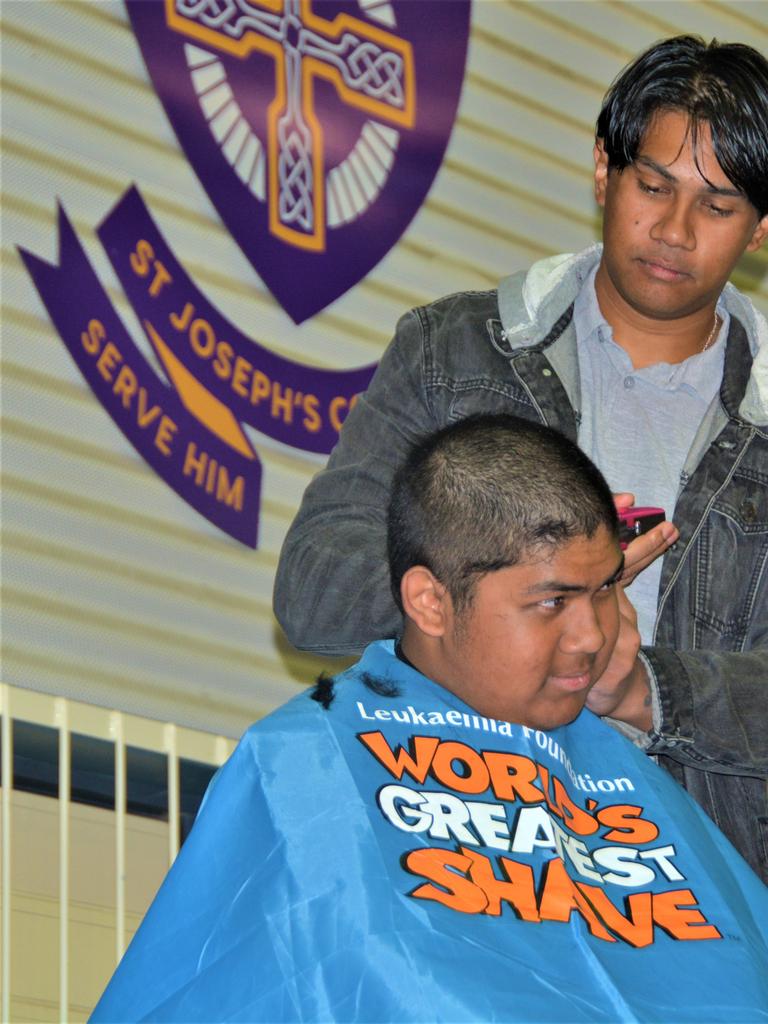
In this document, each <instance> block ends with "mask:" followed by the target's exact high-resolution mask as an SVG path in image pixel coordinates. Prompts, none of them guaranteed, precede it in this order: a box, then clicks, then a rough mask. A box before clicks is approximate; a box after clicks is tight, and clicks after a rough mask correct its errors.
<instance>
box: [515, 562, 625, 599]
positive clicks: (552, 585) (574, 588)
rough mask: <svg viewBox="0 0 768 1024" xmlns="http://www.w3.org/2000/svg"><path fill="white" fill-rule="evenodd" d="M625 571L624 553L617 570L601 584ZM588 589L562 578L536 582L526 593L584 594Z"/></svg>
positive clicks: (611, 580) (610, 580)
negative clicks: (564, 581) (564, 580)
mask: <svg viewBox="0 0 768 1024" xmlns="http://www.w3.org/2000/svg"><path fill="white" fill-rule="evenodd" d="M623 571H624V555H622V556H621V558H620V560H619V564H618V566H617V568H616V571H615V572H612V573H611V575H610V576H609V577H608V578H607V579H605V580H603V582H602V583H601V584H600V586H601V587H604V586H606V584H608V583H615V582H616V581H617V580H618V579H619V577H620V576H621V574H622V572H623ZM588 589H589V588H588V587H586V586H584V585H582V584H580V583H563V582H562V580H542V581H541V582H540V583H534V584H533V585H532V586H530V587H528V589H527V590H526V591H525V593H526V594H531V595H533V594H545V593H551V592H552V591H554V592H555V593H561V594H583V593H585V592H586V591H587V590H588ZM598 589H599V588H598Z"/></svg>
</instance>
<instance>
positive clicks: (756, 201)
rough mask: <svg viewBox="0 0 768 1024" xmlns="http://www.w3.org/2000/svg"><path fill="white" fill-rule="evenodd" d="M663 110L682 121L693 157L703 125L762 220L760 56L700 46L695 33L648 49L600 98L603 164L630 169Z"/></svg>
mask: <svg viewBox="0 0 768 1024" xmlns="http://www.w3.org/2000/svg"><path fill="white" fill-rule="evenodd" d="M668 110H669V111H673V110H674V111H680V112H682V113H684V114H686V115H687V116H688V118H689V121H690V133H691V145H692V147H693V152H694V153H695V154H696V153H698V144H699V133H700V129H701V125H702V124H707V125H709V129H710V132H711V135H712V148H713V150H714V153H715V156H716V157H717V162H718V163H719V164H720V167H721V168H722V170H723V172H724V173H725V174H726V175H727V177H728V178H729V179H730V181H731V182H732V183H733V185H734V186H735V187H736V188H738V189H739V191H741V192H743V194H744V195H745V196H746V197H747V199H748V200H749V201H750V203H751V204H752V205H753V206H754V207H755V209H756V210H757V212H758V214H759V215H760V217H761V218H762V217H764V216H765V215H766V214H767V213H768V61H767V60H766V59H765V57H764V56H763V55H762V54H761V53H759V52H758V51H757V50H755V49H754V48H753V47H751V46H746V45H745V44H743V43H718V42H717V40H716V39H713V40H712V42H711V43H706V42H705V41H704V40H703V39H702V38H701V37H700V36H690V35H685V36H675V37H673V38H672V39H664V40H662V41H661V42H659V43H656V44H654V45H653V46H652V47H650V49H648V50H646V51H645V52H644V53H642V54H640V56H639V57H637V58H636V59H635V60H634V61H633V62H632V63H631V64H629V65H628V66H627V67H626V68H625V69H624V70H623V71H622V72H621V74H620V75H619V76H618V78H616V79H615V81H614V82H613V84H612V85H611V87H610V89H609V90H608V92H607V93H606V96H605V99H604V100H603V106H602V109H601V111H600V115H599V117H598V119H597V126H596V135H597V138H598V139H601V140H602V142H603V146H604V147H605V151H606V153H607V154H608V166H609V167H611V168H614V169H615V170H619V171H621V170H624V168H625V167H627V166H629V164H631V163H632V162H633V161H634V160H635V158H636V157H637V153H638V149H639V147H640V145H641V143H642V141H643V138H644V136H645V133H646V131H647V130H648V128H649V126H650V122H651V119H652V118H653V116H654V115H655V114H657V113H659V112H662V111H668ZM697 166H698V163H697ZM699 170H701V168H699ZM702 177H703V175H702ZM709 184H712V183H711V182H709Z"/></svg>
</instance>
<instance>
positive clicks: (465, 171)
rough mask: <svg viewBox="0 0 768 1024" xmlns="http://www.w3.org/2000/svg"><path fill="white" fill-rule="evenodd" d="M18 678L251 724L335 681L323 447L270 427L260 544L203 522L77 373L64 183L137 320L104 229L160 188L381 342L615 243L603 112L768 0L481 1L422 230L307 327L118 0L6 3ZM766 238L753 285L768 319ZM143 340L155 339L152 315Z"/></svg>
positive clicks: (237, 276) (8, 499)
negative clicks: (661, 53) (313, 506)
mask: <svg viewBox="0 0 768 1024" xmlns="http://www.w3.org/2000/svg"><path fill="white" fill-rule="evenodd" d="M1 12H2V18H3V43H2V64H3V76H4V86H3V103H2V131H3V140H4V141H3V156H2V200H3V214H2V257H3V263H2V272H3V290H2V332H3V333H2V357H3V396H2V398H3V401H2V414H3V447H2V471H3V509H2V511H3V530H4V535H3V563H2V569H3V586H4V600H3V622H2V625H3V641H4V653H3V663H2V673H3V679H4V681H6V682H9V683H12V684H15V685H18V686H22V687H27V688H33V689H38V690H41V691H46V692H51V693H62V694H66V695H70V696H72V697H74V698H76V699H80V700H86V701H92V702H96V703H101V704H105V705H107V706H114V707H116V708H121V709H124V710H126V711H131V712H134V713H140V714H141V713H143V714H149V715H152V716H154V717H159V718H163V717H168V718H171V719H173V720H174V721H177V722H179V723H181V724H186V725H190V726H198V727H201V728H207V729H211V730H220V731H222V732H225V733H227V734H230V735H233V734H236V733H238V732H239V731H240V730H241V729H242V728H243V726H244V725H245V724H246V723H247V722H249V721H251V720H252V719H253V718H255V717H257V716H258V715H260V714H262V713H264V712H265V711H267V710H269V709H270V708H272V707H274V706H275V705H276V704H278V703H280V702H282V701H283V700H284V699H286V698H288V697H289V696H291V695H292V694H293V693H295V692H296V690H297V687H298V686H299V685H301V684H304V683H306V682H308V681H310V680H311V679H312V678H313V676H314V675H315V673H316V672H317V671H318V670H319V669H320V668H327V667H328V663H323V664H320V663H319V662H317V661H316V660H313V659H311V658H309V657H305V656H303V655H300V654H298V653H296V652H294V651H292V650H291V649H290V648H289V647H288V645H287V644H286V642H285V641H284V640H282V638H281V636H280V632H279V629H278V627H277V626H276V625H275V623H274V620H273V618H272V614H271V607H270V606H271V586H272V578H273V574H274V569H275V565H276V561H277V555H278V551H279V548H280V544H281V541H282V538H283V536H284V534H285V531H286V529H287V527H288V524H289V522H290V520H291V518H292V516H293V514H294V511H295V509H296V507H297V505H298V502H299V499H300V496H301V494H302V491H303V489H304V487H305V485H306V484H307V482H308V480H309V479H310V477H311V475H312V474H313V472H314V471H315V470H316V469H317V467H318V465H319V464H320V461H321V460H319V459H317V458H316V457H313V456H308V455H305V454H302V453H301V452H298V451H296V450H293V449H290V448H287V447H285V446H282V445H280V444H278V443H276V442H273V441H269V440H266V439H261V438H259V439H258V441H257V444H258V448H259V452H260V455H261V458H262V461H263V464H264V488H263V503H262V525H261V538H260V548H259V550H258V551H255V552H254V551H250V550H248V549H246V548H244V547H241V546H240V545H238V544H237V543H236V542H234V541H231V540H229V539H228V538H227V537H226V536H225V535H224V534H222V533H220V532H218V531H217V530H216V529H215V528H214V527H213V526H210V525H209V524H208V523H207V522H205V521H204V520H203V519H201V518H200V517H199V516H198V515H197V514H196V513H195V512H194V511H192V510H191V509H190V508H189V507H188V506H187V505H186V504H185V503H184V502H182V500H181V499H180V498H178V497H177V496H176V495H175V494H174V493H173V492H172V491H171V490H169V489H168V487H167V486H166V485H165V484H164V483H163V482H162V481H161V480H160V479H159V478H158V477H157V476H155V474H154V473H153V472H152V470H150V469H149V467H148V466H147V465H146V464H145V463H144V462H143V461H142V460H141V459H140V458H139V457H138V456H137V455H136V454H135V452H134V450H133V449H132V448H131V447H130V445H129V444H128V442H127V441H126V440H125V439H124V438H123V436H122V434H120V432H119V431H118V430H117V428H116V427H115V426H114V425H113V423H112V421H111V420H110V418H109V416H108V414H107V413H106V412H105V411H104V409H103V408H102V407H101V406H100V404H99V403H98V401H97V400H96V399H95V397H94V396H93V395H92V393H91V392H90V390H89V389H88V387H87V386H86V385H85V383H84V381H83V380H82V378H81V376H80V374H79V372H78V370H77V369H76V368H75V366H74V364H73V362H72V360H71V358H70V356H69V355H68V353H67V352H66V350H65V348H64V345H63V343H62V342H61V340H60V339H59V337H58V335H57V334H56V332H55V330H54V328H53V327H52V325H51V323H50V321H49V319H48V317H47V315H46V313H45V310H44V308H43V306H42V304H41V302H40V300H39V298H38V296H37V293H36V291H35V289H34V287H33V285H32V282H31V280H30V279H29V277H28V276H27V274H26V271H25V270H24V268H23V266H22V264H21V261H20V259H19V257H18V254H17V253H16V250H15V246H16V245H21V246H23V247H24V248H26V249H29V250H31V251H32V252H35V253H37V254H39V255H41V256H43V257H44V258H48V259H55V257H56V251H55V247H56V230H55V211H56V198H57V197H58V198H60V199H61V200H62V201H63V203H64V205H65V207H66V209H67V211H68V213H69V215H70V217H71V218H72V220H73V223H74V226H75V228H76V230H77V231H78V234H79V235H80V237H81V238H83V239H84V241H85V244H86V248H87V251H88V255H89V257H90V258H91V260H92V262H93V264H94V267H95V269H96V271H97V273H98V274H99V275H100V277H101V278H102V280H105V281H108V282H111V284H112V291H111V294H112V298H113V299H114V300H115V302H116V304H117V307H118V309H119V310H120V312H121V314H122V315H123V316H124V317H125V320H126V323H127V324H128V325H129V327H130V326H135V325H133V324H132V321H131V318H130V313H129V311H128V307H127V304H126V303H125V302H124V301H121V299H120V296H119V289H118V288H117V286H116V282H115V279H114V276H113V274H112V271H111V268H110V267H109V264H108V263H107V261H106V257H105V256H104V254H103V250H102V249H101V246H100V245H99V243H98V241H97V240H96V237H95V234H94V228H95V226H96V225H97V224H98V222H99V221H100V220H101V219H102V218H103V216H104V215H105V214H106V213H107V211H108V210H109V209H110V207H111V206H112V205H113V203H114V202H115V201H116V200H117V199H118V198H119V197H120V196H121V195H122V193H123V192H124V190H125V188H126V187H127V186H128V184H130V183H131V182H132V181H135V182H136V183H137V184H138V186H139V188H140V189H141V191H142V194H143V195H144V198H145V200H146V202H147V204H148V206H149V208H150V210H151V212H152V214H153V215H154V217H155V219H156V220H157V221H158V223H159V226H160V228H161V230H162V231H163V233H164V234H165V235H166V237H167V239H168V241H169V242H170V244H171V246H172V247H173V249H174V250H175V252H176V254H177V256H178V258H179V259H180V260H181V261H182V263H183V264H184V265H185V266H186V268H187V270H188V271H189V273H190V274H191V275H192V277H193V278H194V279H195V281H196V282H197V284H198V285H199V286H200V288H201V289H202V290H203V291H204V292H205V293H206V294H207V295H208V297H209V298H210V299H211V300H212V301H213V302H214V303H215V304H216V305H218V307H219V308H220V309H221V310H222V311H223V312H224V313H225V315H226V316H228V317H229V318H230V319H231V320H233V321H234V322H235V323H236V324H238V325H239V326H240V327H241V328H242V329H243V330H244V331H245V332H246V333H248V334H250V335H251V336H252V337H254V338H257V339H258V340H259V341H261V342H263V343H264V344H266V345H268V346H269V347H271V348H273V349H274V350H275V351H278V352H280V353H281V354H284V355H286V356H289V357H293V358H296V359H300V360H303V361H307V362H316V363H317V364H318V365H324V366H333V367H341V368H351V367H354V366H360V365H363V364H366V363H369V362H371V361H373V360H375V359H377V358H378V356H379V355H380V353H381V351H382V350H383V348H384V346H385V345H386V343H387V341H388V340H389V335H390V331H391V329H392V327H393V326H394V323H395V321H396V320H397V318H398V316H399V315H400V314H401V313H402V312H403V311H404V310H405V309H406V308H408V307H410V306H412V305H414V304H417V303H420V302H423V301H425V300H428V299H430V298H434V297H436V296H438V295H440V294H444V293H446V292H450V291H452V290H455V289H458V288H467V287H470V288H475V287H477V288H485V287H489V286H493V285H494V284H495V283H496V281H497V280H498V278H499V277H501V276H503V275H504V274H506V273H509V272H510V271H512V270H514V269H518V268H520V267H523V266H526V265H528V264H529V263H530V262H531V261H532V260H533V259H535V258H537V257H540V256H543V255H547V254H550V253H554V252H560V251H566V250H573V249H577V248H580V247H581V246H583V245H585V244H587V243H588V242H590V241H592V240H593V239H594V238H595V237H597V234H598V218H597V213H596V209H595V206H594V203H593V200H592V192H591V174H590V161H591V147H592V125H593V121H594V117H595V114H596V111H597V109H598V105H599V102H600V99H601V96H602V93H603V91H604V89H605V86H606V85H607V83H608V82H609V81H610V80H611V79H612V78H613V76H614V75H615V73H616V72H617V71H618V70H619V68H620V67H621V66H622V65H623V64H624V63H625V62H626V61H627V60H628V59H629V58H630V57H631V56H632V55H633V54H634V53H635V52H636V51H638V50H639V49H641V48H642V47H644V46H645V45H647V44H649V43H651V42H652V41H653V40H655V39H657V38H660V37H662V36H665V35H671V34H674V33H677V32H682V31H695V32H699V33H702V34H703V35H705V36H717V37H718V38H720V39H728V40H739V41H744V42H748V43H750V44H752V45H754V46H757V47H758V48H760V49H762V50H763V51H764V52H765V51H766V50H768V3H765V2H755V0H753V2H750V0H728V2H719V0H702V2H674V0H662V2H657V3H649V2H647V0H645V2H642V3H635V2H592V0H583V2H578V3H576V2H567V0H552V2H547V0H544V2H541V0H530V2H522V3H521V2H513V0H510V2H503V0H476V2H475V4H474V7H473V14H472V33H471V40H470V52H469V59H468V67H467V76H466V81H465V87H464V93H463V97H462V101H461V105H460V108H459V115H458V120H457V124H456V127H455V130H454V134H453V137H452V140H451V143H450V146H449V149H448V152H447V155H446V159H445V162H444V164H443V167H442V169H441V171H440V172H439V174H438V177H437V179H436V182H435V184H434V186H433V188H432V191H431V193H430V195H429V197H428V199H427V201H426V203H425V205H424V206H423V208H422V210H421V211H420V213H419V214H418V215H417V217H416V219H415V220H414V222H413V223H412V224H411V226H410V228H409V229H408V231H407V232H406V234H405V236H404V237H403V239H402V240H401V242H400V243H399V245H398V246H397V247H396V248H395V249H394V250H393V251H392V252H391V253H390V254H389V255H388V256H387V257H386V258H385V259H384V260H383V261H382V263H381V264H380V265H379V266H378V267H376V269H375V270H374V271H373V273H372V274H371V275H370V276H369V277H368V278H367V279H366V280H365V281H364V282H363V283H362V284H360V285H359V286H358V287H356V288H354V289H353V290H352V291H350V292H348V293H347V294H346V295H345V296H343V297H342V298H341V299H340V300H339V301H337V302H336V303H335V304H334V305H333V306H332V307H330V308H329V309H327V310H326V311H324V312H323V313H321V314H320V315H318V316H317V317H315V318H314V319H312V320H311V321H309V322H308V323H305V324H304V325H302V326H301V327H295V326H294V325H293V324H292V322H291V321H290V319H289V318H288V317H287V316H286V315H285V314H284V313H283V311H282V310H281V309H280V307H279V306H278V305H277V304H276V303H275V302H274V301H273V300H272V299H271V297H270V296H269V294H268V293H267V291H266V289H265V288H264V286H263V285H262V284H261V282H260V281H259V279H258V278H257V276H256V274H255V272H254V270H253V269H252V267H251V266H250V264H248V263H247V261H246V260H245V258H244V257H243V256H242V254H241V253H240V250H239V249H238V248H237V246H236V244H235V243H234V241H233V240H232V239H231V237H230V236H229V235H228V233H227V232H226V230H225V229H224V228H223V226H222V225H221V223H220V221H219V219H218V217H217V215H216V213H215V211H214V210H213V208H212V206H211V204H210V202H209V200H208V198H207V196H206V194H205V192H204V190H203V188H202V186H201V185H200V184H199V182H198V180H197V178H196V177H195V175H194V173H193V171H192V170H191V169H190V167H189V166H188V164H187V162H186V160H185V158H184V156H183V155H182V153H181V150H180V149H179V146H178V144H177V142H176V139H175V136H174V135H173V132H172V130H171V128H170V125H169V123H168V121H167V119H166V116H165V114H164V112H163V109H162V107H161V104H160V101H159V100H158V98H157V97H156V95H155V94H154V92H153V90H152V87H151V85H150V83H149V79H148V76H147V73H146V70H145V68H144V65H143V62H142V59H141V55H140V53H139V48H138V45H137V43H136V41H135V39H134V36H133V34H132V32H131V29H130V27H129V24H128V21H127V17H126V14H125V11H124V9H123V8H122V6H121V5H120V4H119V3H112V2H106V3H102V2H98V3H94V2H81V3H58V2H53V0H41V2H36V0H4V2H3V3H2V8H1ZM767 269H768V259H767V258H766V254H765V253H761V254H758V255H757V256H755V257H752V258H751V259H750V260H748V261H745V262H744V263H743V264H742V266H741V267H740V269H739V273H738V275H737V278H736V281H737V283H738V284H740V285H741V286H742V287H745V288H746V289H747V290H749V291H751V292H752V294H753V296H754V298H755V301H756V302H757V304H758V305H759V306H760V307H761V308H762V309H763V310H764V311H766V312H768V285H767V283H766V270H767ZM134 335H135V336H138V330H136V331H134Z"/></svg>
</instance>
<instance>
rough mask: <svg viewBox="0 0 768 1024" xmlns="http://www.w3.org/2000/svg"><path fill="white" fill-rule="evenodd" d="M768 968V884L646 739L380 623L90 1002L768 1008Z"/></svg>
mask: <svg viewBox="0 0 768 1024" xmlns="http://www.w3.org/2000/svg"><path fill="white" fill-rule="evenodd" d="M395 691H396V692H395ZM767 965H768V889H766V887H765V886H764V885H763V884H762V883H761V882H760V881H759V880H758V878H757V877H756V876H755V875H754V873H753V872H752V871H751V870H750V868H749V867H748V866H747V865H746V864H745V862H744V861H743V860H742V859H741V857H740V856H739V855H738V854H737V853H736V852H735V851H734V849H733V848H732V847H731V845H730V844H729V843H728V841H727V840H726V839H725V838H724V837H723V835H722V834H721V833H720V832H719V831H718V829H717V828H716V827H715V826H714V824H713V823H712V822H711V821H710V820H709V818H707V817H706V815H705V814H704V813H703V812H702V811H701V810H700V809H699V808H698V807H697V806H696V805H695V804H694V803H693V801H692V800H691V799H690V798H689V797H688V796H687V794H686V793H685V792H684V791H683V790H682V789H680V788H679V787H678V786H677V784H676V783H675V782H674V781H673V780H672V779H671V778H670V777H669V776H668V775H667V774H666V773H665V772H663V771H662V770H661V769H659V768H658V767H657V766H656V765H655V764H653V763H652V762H651V761H650V760H649V759H648V758H647V757H646V756H645V755H644V754H642V753H641V752H640V751H638V750H637V749H636V748H635V747H633V746H632V745H631V744H630V743H628V742H627V741H626V740H625V739H624V738H623V737H622V736H620V735H619V734H618V733H616V732H615V731H614V730H612V729H611V728H609V727H608V726H607V725H605V724H604V723H603V722H601V721H600V719H598V718H596V717H595V716H594V715H592V714H591V713H590V712H588V711H584V712H582V714H581V715H580V716H579V718H578V719H577V720H576V721H575V722H573V723H571V724H570V725H567V726H564V727H562V728H560V729H556V730H553V731H551V732H547V733H543V732H538V731H535V730H532V729H528V728H525V727H522V726H518V725H510V724H509V723H507V722H500V721H496V720H494V719H487V718H483V717H481V716H479V715H477V714H476V713H475V712H473V711H472V709H471V708H469V707H468V706H467V705H466V704H463V703H462V702H461V701H460V700H459V699H458V698H457V697H455V696H454V695H453V694H451V693H449V692H447V691H446V690H444V689H443V688H442V687H440V686H438V685H436V684H435V683H433V682H431V681H430V680H428V679H426V678H425V677H424V676H422V675H421V674H420V673H419V672H417V671H416V670H414V669H412V668H410V667H409V666H407V665H405V664H404V663H402V662H401V661H400V660H399V659H398V658H397V657H396V656H395V654H394V652H393V647H392V643H391V642H383V643H377V644H373V645H371V646H370V647H369V648H368V649H367V651H366V652H365V654H364V656H363V658H362V660H361V661H360V662H359V663H358V664H357V665H356V666H355V667H353V668H352V669H350V670H349V671H348V672H346V673H344V674H343V675H342V676H340V677H338V679H337V680H336V681H335V686H334V690H333V699H332V701H331V702H330V704H329V705H328V707H327V709H326V708H324V707H323V706H321V704H320V703H319V702H318V701H316V700H313V699H312V698H311V697H310V695H309V694H302V695H301V696H299V697H297V698H295V699H294V700H292V701H291V702H289V703H288V704H286V705H285V706H284V707H282V708H280V709H279V710H278V711H276V712H275V713H274V714H272V715H270V716H269V717H268V718H265V719H264V720H263V721H261V722H259V723H257V724H256V725H255V726H253V727H252V728H251V729H250V730H249V731H248V732H247V733H246V734H245V736H244V737H243V739H242V741H241V742H240V745H239V746H238V748H237V750H236V751H235V752H234V754H233V755H232V757H231V758H230V760H229V761H228V762H227V764H226V765H225V766H224V767H223V768H222V769H221V770H220V771H219V773H218V774H217V775H216V777H215V778H214V780H213V781H212V783H211V786H210V788H209V790H208V793H207V794H206V797H205V800H204V802H203V805H202V807H201V809H200V812H199V815H198V819H197V821H196V823H195V826H194V828H193V830H192V833H191V835H190V837H189V839H188V840H187V842H186V843H185V845H184V847H183V849H182V851H181V853H180V855H179V857H178V859H177V861H176V863H175V864H174V866H173V867H172V869H171V871H170V872H169V874H168V877H167V878H166V880H165V882H164V884H163V886H162V887H161V889H160V891H159V893H158V895H157V897H156V899H155V901H154V903H153V905H152V906H151V908H150V910H149V912H148V913H147V916H146V918H145V919H144V922H143V923H142V925H141V927H140V929H139V931H138V932H137V934H136V936H135V938H134V940H133V942H132V943H131V945H130V947H129V949H128V951H127V953H126V954H125V957H124V958H123V960H122V963H121V964H120V966H119V967H118V969H117V971H116V973H115V975H114V977H113V979H112V981H111V983H110V984H109V986H108V988H107V990H106V992H105V993H104V995H103V997H102V999H101V1001H100V1002H99V1004H98V1006H97V1007H96V1009H95V1011H94V1014H93V1017H92V1020H93V1021H111V1022H114V1021H138V1020H151V1021H537V1022H539V1021H568V1022H575V1021H584V1022H590V1024H591V1022H595V1021H618V1020H620V1021H675V1022H682V1021H696V1022H697V1024H701V1022H703V1021H715V1020H716V1021H768V966H767Z"/></svg>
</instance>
